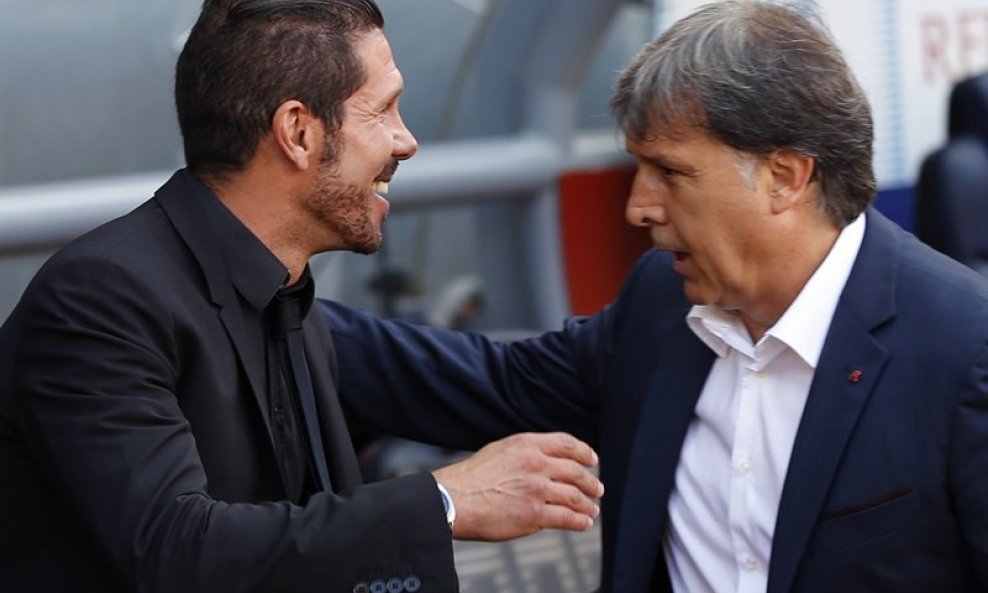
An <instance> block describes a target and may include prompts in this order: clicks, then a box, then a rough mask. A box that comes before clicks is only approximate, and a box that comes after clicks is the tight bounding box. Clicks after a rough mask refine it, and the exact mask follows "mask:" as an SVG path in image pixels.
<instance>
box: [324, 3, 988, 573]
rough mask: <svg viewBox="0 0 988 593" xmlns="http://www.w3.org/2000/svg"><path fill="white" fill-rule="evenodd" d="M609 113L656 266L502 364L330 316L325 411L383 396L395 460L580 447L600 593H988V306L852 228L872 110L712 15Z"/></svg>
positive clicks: (640, 64) (934, 257) (928, 257)
mask: <svg viewBox="0 0 988 593" xmlns="http://www.w3.org/2000/svg"><path fill="white" fill-rule="evenodd" d="M612 107H613V109H614V112H615V114H616V116H617V120H618V122H619V124H620V126H621V128H622V130H623V131H624V133H625V136H626V146H627V149H628V152H629V153H630V154H631V155H632V156H633V157H634V158H635V160H636V161H637V167H638V168H637V174H636V177H635V181H634V185H633V187H632V190H631V195H630V197H629V198H628V202H627V209H626V214H627V218H628V220H629V222H630V223H631V224H633V225H640V226H646V227H648V228H649V229H650V231H651V235H652V238H653V240H654V243H655V246H656V248H657V249H656V250H653V251H651V252H649V253H647V254H646V255H645V256H644V257H643V258H642V260H641V261H640V262H639V264H638V265H637V267H636V268H635V269H634V270H633V271H632V272H631V274H630V275H629V276H628V278H627V281H626V283H625V285H624V287H623V289H622V291H621V293H620V295H619V296H618V298H617V300H616V301H615V302H614V303H613V304H612V305H610V306H608V307H607V308H605V309H604V310H603V311H601V312H600V313H598V314H596V315H594V316H592V317H587V318H579V319H572V320H570V321H568V322H567V323H566V325H565V327H564V328H563V329H562V330H560V331H557V332H552V333H548V334H545V335H543V336H541V337H536V338H533V339H530V340H525V341H521V342H517V343H513V344H510V345H502V344H495V343H490V342H487V341H485V340H484V339H482V338H480V337H478V336H471V335H466V334H456V333H452V332H443V331H440V330H434V329H432V330H425V329H421V330H420V329H415V328H412V327H409V326H405V325H402V324H399V323H394V322H382V321H379V320H376V319H374V318H373V317H371V316H368V315H364V314H361V313H357V312H353V311H350V310H348V309H346V308H344V307H341V306H339V305H336V304H333V303H325V304H324V305H323V307H324V309H325V310H326V311H327V313H328V318H329V327H330V329H331V330H332V332H333V337H334V340H335V343H336V345H337V348H338V349H339V352H340V356H339V368H340V376H341V385H342V386H343V391H342V393H341V397H342V399H343V402H344V405H345V407H346V408H348V410H349V411H350V412H351V413H352V414H353V415H354V416H355V417H356V418H358V419H361V418H370V417H372V415H373V411H374V409H375V408H376V407H378V406H380V405H382V401H385V400H384V399H383V398H387V397H389V396H391V392H393V391H394V389H395V387H396V386H399V385H400V386H401V387H402V390H401V393H400V396H402V397H405V398H407V399H408V402H407V403H406V404H405V406H407V408H408V409H409V410H411V409H412V408H413V407H414V409H415V411H416V413H417V414H418V416H417V417H418V418H428V419H430V420H432V421H433V422H434V424H432V425H430V424H427V423H423V422H415V423H391V424H390V426H385V427H383V428H387V429H390V430H392V431H396V432H401V433H402V434H403V435H404V436H406V437H410V438H422V437H424V436H425V434H426V433H430V434H433V435H439V434H440V433H439V430H438V429H439V428H440V427H448V428H449V430H446V431H444V432H442V434H441V436H443V437H445V438H446V440H445V441H444V442H442V443H438V444H442V445H446V446H454V447H469V446H471V445H475V444H476V443H478V442H480V441H482V440H483V439H484V438H488V437H490V436H491V435H493V434H507V433H510V432H512V431H515V430H519V429H532V428H537V429H539V430H567V431H571V432H572V433H573V434H575V435H577V436H579V437H582V438H584V439H586V440H587V442H589V443H590V444H591V445H593V446H595V447H597V448H598V450H599V451H600V454H601V478H602V480H603V481H604V483H605V484H606V485H607V489H608V493H607V496H605V497H604V499H603V502H602V525H603V574H602V583H601V584H602V589H603V590H604V591H608V592H614V593H644V592H646V591H670V590H671V591H675V592H676V593H685V592H690V593H697V592H718V593H722V592H749V591H751V592H753V591H768V592H769V593H783V592H787V591H793V592H820V593H833V592H838V591H855V592H857V591H882V592H891V591H895V592H896V593H909V592H915V593H920V592H927V591H951V592H954V593H958V592H964V593H974V592H977V591H982V592H983V591H988V286H986V283H985V280H984V279H983V278H981V277H980V276H978V275H977V274H975V273H974V272H972V271H971V270H969V269H967V268H965V267H963V266H961V265H959V264H957V263H956V262H954V261H951V260H949V259H947V258H946V257H944V256H942V255H941V254H939V253H937V252H935V251H933V250H931V249H929V248H928V247H926V246H924V245H923V244H922V243H920V242H919V241H917V240H916V239H915V238H914V237H913V236H912V235H910V234H908V233H906V232H904V231H902V230H901V229H900V228H898V227H896V226H895V225H894V224H893V223H892V222H890V221H889V220H888V219H886V218H885V217H883V216H882V215H881V214H880V213H879V212H877V211H876V210H875V209H874V208H872V207H871V206H870V203H871V201H872V199H873V197H874V194H875V178H874V174H873V173H872V165H871V162H872V152H871V150H872V120H871V114H870V110H869V107H868V103H867V101H866V99H865V96H864V94H863V93H862V91H861V89H860V87H859V85H858V84H857V82H856V81H855V79H854V77H853V75H852V74H851V72H850V69H849V68H848V66H847V64H846V63H845V62H844V60H843V58H842V57H841V54H840V52H839V51H838V49H837V48H836V46H835V44H834V42H833V41H832V39H831V38H830V36H829V35H828V34H827V32H826V29H825V28H824V27H823V25H822V24H821V23H819V22H818V20H817V19H816V18H815V17H814V16H812V15H808V14H803V13H802V12H801V10H800V9H799V8H798V7H790V6H786V5H781V4H777V3H765V2H758V1H744V0H739V1H727V2H720V3H715V4H710V5H706V6H704V7H702V8H701V9H699V10H698V11H697V12H695V13H694V14H692V15H690V16H688V17H686V18H685V19H683V20H681V21H679V22H677V23H676V24H674V25H673V26H672V27H671V28H670V29H669V30H667V31H665V32H664V33H662V34H661V35H660V36H659V37H658V38H657V39H656V40H654V41H653V42H651V43H649V44H648V45H646V46H645V48H644V49H642V51H641V53H640V54H639V55H638V56H637V57H636V58H635V59H634V60H633V61H632V63H631V64H630V65H629V66H628V67H627V69H626V70H625V71H624V72H623V74H622V75H621V76H620V79H619V81H618V83H617V86H616V90H615V92H614V94H613V97H612ZM662 252H668V253H666V254H664V253H662ZM371 353H374V354H376V355H377V356H376V358H374V359H373V360H368V358H369V357H370V354H371ZM387 401H390V400H387ZM463 401H469V402H470V405H471V407H470V408H469V411H470V412H471V415H470V416H465V415H464V408H463V406H462V402H463ZM492 426H493V427H495V428H496V430H494V431H491V428H492Z"/></svg>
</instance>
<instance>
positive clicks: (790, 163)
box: [766, 148, 816, 214]
mask: <svg viewBox="0 0 988 593" xmlns="http://www.w3.org/2000/svg"><path fill="white" fill-rule="evenodd" d="M766 161H767V164H768V170H769V172H770V174H771V183H772V186H771V199H772V212H773V213H775V214H778V213H780V212H783V211H785V210H788V209H789V208H791V207H792V206H794V205H796V204H797V203H799V202H802V201H804V200H809V199H811V198H812V197H813V196H812V194H811V192H810V184H812V183H813V171H814V170H815V168H816V159H814V158H813V157H811V156H809V155H806V154H803V153H801V152H797V151H795V150H792V149H789V148H781V149H779V150H776V151H773V152H772V153H771V154H770V155H768V157H767V159H766Z"/></svg>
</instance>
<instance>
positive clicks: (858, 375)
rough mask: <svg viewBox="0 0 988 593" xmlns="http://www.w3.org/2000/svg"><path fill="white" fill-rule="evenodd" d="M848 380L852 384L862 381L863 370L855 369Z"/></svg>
mask: <svg viewBox="0 0 988 593" xmlns="http://www.w3.org/2000/svg"><path fill="white" fill-rule="evenodd" d="M847 380H848V381H850V382H851V383H857V382H858V381H860V380H861V369H854V370H853V371H851V374H850V375H848V376H847Z"/></svg>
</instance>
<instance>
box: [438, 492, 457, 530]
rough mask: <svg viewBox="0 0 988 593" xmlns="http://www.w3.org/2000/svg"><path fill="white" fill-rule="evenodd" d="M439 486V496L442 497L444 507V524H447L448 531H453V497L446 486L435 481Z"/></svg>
mask: <svg viewBox="0 0 988 593" xmlns="http://www.w3.org/2000/svg"><path fill="white" fill-rule="evenodd" d="M436 486H437V487H438V488H439V497H440V498H442V499H443V508H444V509H446V524H447V525H449V531H450V533H452V532H453V522H454V521H456V506H454V505H453V497H452V496H450V495H449V491H448V490H446V487H445V486H443V485H442V484H440V483H439V482H436Z"/></svg>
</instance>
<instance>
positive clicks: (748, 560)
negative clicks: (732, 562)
mask: <svg viewBox="0 0 988 593" xmlns="http://www.w3.org/2000/svg"><path fill="white" fill-rule="evenodd" d="M741 565H742V566H744V567H745V568H747V569H748V570H754V569H756V568H758V558H755V557H754V556H751V555H748V556H745V557H744V560H742V561H741Z"/></svg>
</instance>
